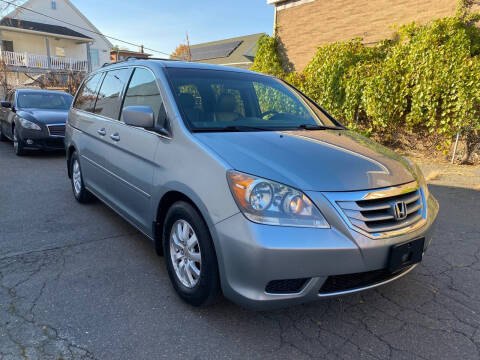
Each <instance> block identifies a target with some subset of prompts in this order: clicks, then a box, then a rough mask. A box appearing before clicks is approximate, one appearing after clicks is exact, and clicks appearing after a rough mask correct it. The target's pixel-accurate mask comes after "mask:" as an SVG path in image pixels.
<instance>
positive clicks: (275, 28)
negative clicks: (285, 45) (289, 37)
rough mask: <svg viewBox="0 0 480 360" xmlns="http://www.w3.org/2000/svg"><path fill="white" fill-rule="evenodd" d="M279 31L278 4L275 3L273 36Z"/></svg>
mask: <svg viewBox="0 0 480 360" xmlns="http://www.w3.org/2000/svg"><path fill="white" fill-rule="evenodd" d="M276 32H277V5H273V37H275V35H276Z"/></svg>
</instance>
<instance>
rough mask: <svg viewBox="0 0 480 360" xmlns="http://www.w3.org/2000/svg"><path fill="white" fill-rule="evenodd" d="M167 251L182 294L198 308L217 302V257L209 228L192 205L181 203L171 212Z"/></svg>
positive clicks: (173, 278)
mask: <svg viewBox="0 0 480 360" xmlns="http://www.w3.org/2000/svg"><path fill="white" fill-rule="evenodd" d="M163 250H164V254H165V262H166V265H167V270H168V275H169V277H170V280H171V282H172V284H173V287H174V288H175V290H176V291H177V293H178V295H179V296H180V297H181V298H182V299H183V300H184V301H185V302H187V303H189V304H190V305H194V306H204V305H211V304H213V303H215V301H216V299H217V297H218V293H219V290H220V280H219V276H218V265H217V257H216V254H215V249H214V247H213V243H212V239H211V236H210V232H209V231H208V227H207V225H206V224H205V222H204V221H203V218H202V216H201V215H200V213H199V212H198V211H197V210H196V209H195V208H194V207H193V206H192V205H191V204H189V203H187V202H184V201H179V202H176V203H175V204H173V205H172V206H171V207H170V209H169V210H168V213H167V216H166V219H165V225H164V231H163Z"/></svg>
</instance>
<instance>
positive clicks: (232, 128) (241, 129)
mask: <svg viewBox="0 0 480 360" xmlns="http://www.w3.org/2000/svg"><path fill="white" fill-rule="evenodd" d="M276 130H277V129H271V128H270V129H269V128H263V127H257V126H247V125H230V126H225V127H222V128H198V129H192V131H193V132H244V131H276Z"/></svg>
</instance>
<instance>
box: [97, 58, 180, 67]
mask: <svg viewBox="0 0 480 360" xmlns="http://www.w3.org/2000/svg"><path fill="white" fill-rule="evenodd" d="M132 60H162V61H181V60H179V59H167V58H153V57H148V58H140V59H139V58H136V57H135V56H129V57H126V58H125V59H122V60H119V61H115V62H109V63H108V62H106V63H104V64H103V65H102V68H103V67H105V66H108V65H114V64H119V63H123V62H125V61H132Z"/></svg>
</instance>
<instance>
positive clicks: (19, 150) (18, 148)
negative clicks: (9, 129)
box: [13, 128, 25, 156]
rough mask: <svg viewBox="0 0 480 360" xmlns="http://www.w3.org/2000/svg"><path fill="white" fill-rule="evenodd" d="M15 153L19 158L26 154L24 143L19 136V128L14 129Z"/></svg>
mask: <svg viewBox="0 0 480 360" xmlns="http://www.w3.org/2000/svg"><path fill="white" fill-rule="evenodd" d="M13 151H14V152H15V154H16V155H18V156H22V155H24V154H25V149H24V148H23V142H22V140H20V138H19V137H18V134H17V128H14V129H13Z"/></svg>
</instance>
